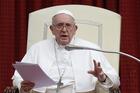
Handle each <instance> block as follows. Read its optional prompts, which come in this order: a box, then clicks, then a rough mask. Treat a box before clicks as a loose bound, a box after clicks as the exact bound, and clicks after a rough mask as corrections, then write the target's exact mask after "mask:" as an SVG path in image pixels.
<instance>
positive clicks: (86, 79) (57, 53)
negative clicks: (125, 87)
mask: <svg viewBox="0 0 140 93" xmlns="http://www.w3.org/2000/svg"><path fill="white" fill-rule="evenodd" d="M50 29H51V31H52V34H53V35H54V36H55V38H50V39H47V40H43V41H40V42H39V43H37V44H35V45H33V46H32V47H31V48H30V49H29V50H28V52H27V53H26V55H25V56H24V58H23V59H22V62H27V63H34V64H39V65H40V67H41V68H42V70H43V71H44V72H45V73H46V74H47V75H49V76H50V78H52V79H53V80H54V81H56V82H59V83H58V85H57V86H55V85H54V86H49V87H45V86H44V87H42V88H37V89H33V87H34V85H35V84H34V82H30V81H24V80H23V79H22V78H21V77H20V75H19V74H18V72H17V71H15V73H14V75H13V78H12V79H13V85H14V86H18V87H19V88H20V91H21V92H23V93H24V92H25V93H28V92H31V91H32V92H35V93H95V92H96V93H97V90H96V85H97V84H98V85H100V86H101V87H102V88H103V89H104V90H108V89H109V88H111V87H113V86H119V84H120V82H119V77H118V75H117V73H116V72H115V70H114V69H113V68H112V67H111V65H110V64H109V63H108V61H107V60H106V58H105V57H104V55H103V54H102V53H100V52H97V51H91V50H74V51H67V50H66V49H65V46H66V45H69V44H72V45H79V46H85V45H86V46H87V47H92V48H97V49H99V47H98V46H97V45H95V44H92V43H90V42H88V41H85V40H82V39H80V38H77V37H75V33H76V30H77V29H78V27H77V25H76V23H75V19H74V16H73V14H72V13H71V12H70V11H68V10H61V11H59V12H57V13H56V14H55V15H54V16H53V17H52V25H51V26H50ZM60 81H61V82H60Z"/></svg>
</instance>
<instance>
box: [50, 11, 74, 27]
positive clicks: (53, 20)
mask: <svg viewBox="0 0 140 93" xmlns="http://www.w3.org/2000/svg"><path fill="white" fill-rule="evenodd" d="M60 15H66V16H69V18H70V19H69V20H70V21H71V22H62V23H75V19H74V18H73V17H72V16H70V15H67V14H65V13H61V14H57V15H55V16H53V17H52V24H55V23H56V18H57V17H58V16H59V17H61V16H60ZM58 20H59V19H58ZM60 23H61V22H60Z"/></svg>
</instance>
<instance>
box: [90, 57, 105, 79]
mask: <svg viewBox="0 0 140 93" xmlns="http://www.w3.org/2000/svg"><path fill="white" fill-rule="evenodd" d="M93 62H94V69H92V70H89V71H88V73H89V74H92V75H94V76H95V77H97V78H98V80H99V81H101V82H103V81H105V80H106V75H105V73H104V72H103V70H102V68H101V65H100V62H98V63H97V62H96V61H95V60H93Z"/></svg>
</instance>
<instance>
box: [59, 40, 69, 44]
mask: <svg viewBox="0 0 140 93" xmlns="http://www.w3.org/2000/svg"><path fill="white" fill-rule="evenodd" d="M69 43H70V42H69V41H62V42H60V44H61V45H67V44H69Z"/></svg>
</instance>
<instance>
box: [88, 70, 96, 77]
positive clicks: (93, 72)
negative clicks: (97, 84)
mask: <svg viewBox="0 0 140 93" xmlns="http://www.w3.org/2000/svg"><path fill="white" fill-rule="evenodd" d="M88 73H89V74H91V75H94V76H95V77H97V74H96V72H95V71H92V70H90V71H88Z"/></svg>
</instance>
